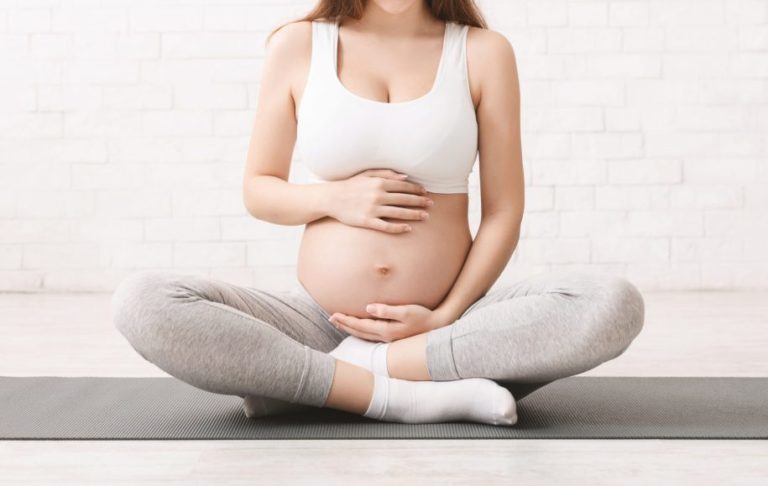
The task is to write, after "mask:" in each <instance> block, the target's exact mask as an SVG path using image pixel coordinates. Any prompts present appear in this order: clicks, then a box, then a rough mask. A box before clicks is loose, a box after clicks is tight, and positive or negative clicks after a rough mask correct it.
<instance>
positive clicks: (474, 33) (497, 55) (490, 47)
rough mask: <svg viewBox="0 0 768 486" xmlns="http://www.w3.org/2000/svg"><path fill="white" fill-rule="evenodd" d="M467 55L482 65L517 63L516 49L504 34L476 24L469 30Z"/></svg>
mask: <svg viewBox="0 0 768 486" xmlns="http://www.w3.org/2000/svg"><path fill="white" fill-rule="evenodd" d="M467 55H468V56H471V57H472V58H473V60H477V63H476V64H480V65H485V64H487V63H490V64H498V63H501V64H506V65H509V64H514V63H515V50H514V48H513V47H512V43H511V42H509V39H507V37H506V36H505V35H504V34H502V33H501V32H497V31H495V30H491V29H481V28H479V27H474V26H470V27H469V31H468V32H467Z"/></svg>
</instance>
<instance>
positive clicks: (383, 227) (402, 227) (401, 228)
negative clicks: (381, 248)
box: [368, 218, 413, 233]
mask: <svg viewBox="0 0 768 486" xmlns="http://www.w3.org/2000/svg"><path fill="white" fill-rule="evenodd" d="M368 226H369V227H371V228H373V229H375V230H379V231H383V232H385V233H407V232H408V231H411V230H412V229H413V228H412V227H411V225H409V224H405V223H402V224H399V223H390V222H389V221H384V220H383V219H380V218H373V219H371V220H370V222H369V223H368Z"/></svg>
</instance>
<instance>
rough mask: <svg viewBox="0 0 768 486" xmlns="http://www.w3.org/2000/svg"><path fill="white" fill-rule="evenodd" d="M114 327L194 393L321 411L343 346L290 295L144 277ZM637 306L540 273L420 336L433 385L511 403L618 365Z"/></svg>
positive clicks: (605, 281)
mask: <svg viewBox="0 0 768 486" xmlns="http://www.w3.org/2000/svg"><path fill="white" fill-rule="evenodd" d="M111 309H112V319H113V323H114V325H115V326H116V327H117V328H118V329H119V331H120V332H121V333H122V334H123V335H124V336H125V338H126V339H127V340H128V341H129V342H130V344H131V345H132V347H133V348H134V349H135V350H136V351H137V352H138V353H139V354H140V355H141V356H142V357H143V358H144V359H146V360H147V361H149V362H151V363H154V364H155V365H156V366H158V367H159V368H161V369H162V370H164V371H165V372H167V373H168V374H170V375H172V376H174V377H176V378H178V379H180V380H182V381H184V382H186V383H189V384H190V385H193V386H196V387H198V388H201V389H203V390H207V391H210V392H214V393H223V394H227V395H238V396H240V397H245V396H249V395H256V396H262V397H268V398H272V399H277V400H283V401H287V402H291V403H298V404H303V405H309V406H315V407H321V406H323V405H324V404H325V401H326V399H327V397H328V394H329V392H330V389H331V384H332V381H333V373H334V367H335V363H336V362H335V358H334V357H332V356H331V355H329V354H327V353H328V352H330V351H331V350H333V349H334V348H335V347H336V346H337V345H338V344H339V343H340V342H341V340H342V339H344V338H345V337H347V336H348V334H347V333H346V332H344V331H341V330H338V329H336V328H335V327H334V326H333V324H331V323H330V322H329V321H328V320H327V319H328V317H329V315H328V313H327V312H325V311H324V310H323V308H322V307H320V305H319V304H318V303H317V302H316V301H315V300H314V299H313V298H312V297H311V296H310V295H309V294H308V293H307V291H306V290H305V289H304V288H303V287H302V286H301V285H300V284H299V286H298V288H297V289H294V290H282V291H269V290H263V289H258V288H253V287H245V286H241V285H235V284H232V283H227V282H224V281H222V280H218V279H214V278H211V277H201V276H195V275H186V274H182V273H178V272H172V271H158V270H143V271H139V272H136V273H134V274H131V275H129V276H128V277H127V278H125V279H124V280H123V281H122V282H121V283H120V285H119V286H118V288H117V289H116V290H115V292H114V294H113V295H112V307H111ZM643 319H644V302H643V298H642V296H641V294H640V292H639V291H638V289H637V288H636V287H635V286H634V285H633V284H632V283H630V282H629V281H627V280H625V279H624V278H622V277H618V276H612V275H607V274H602V273H591V272H583V271H562V270H560V271H550V272H545V273H540V274H538V275H534V276H531V277H528V278H525V279H523V280H520V281H518V282H516V283H513V284H507V285H503V286H498V287H496V288H492V289H491V290H490V291H488V292H487V293H486V294H485V295H484V296H482V297H481V298H479V299H477V300H476V301H475V302H474V303H473V304H472V305H471V306H470V307H469V308H467V309H466V310H465V311H464V313H463V314H462V315H461V317H460V318H459V319H457V320H456V321H455V322H453V323H452V324H451V325H448V326H445V327H442V328H439V329H436V330H433V331H430V332H429V333H428V334H427V349H426V358H427V368H428V371H429V374H430V377H431V379H432V380H434V381H444V380H456V379H460V378H489V379H493V380H495V381H497V382H506V383H505V384H506V385H507V386H508V388H509V389H510V390H511V391H512V394H513V395H514V396H515V398H516V399H520V398H522V397H523V396H525V395H527V394H528V393H530V392H531V391H533V390H535V389H537V388H540V387H541V386H544V385H546V384H548V383H551V382H552V381H554V380H557V379H559V378H563V377H567V376H571V375H575V374H579V373H582V372H584V371H587V370H589V369H591V368H594V367H595V366H597V365H599V364H601V363H603V362H605V361H608V360H610V359H613V358H616V357H617V356H619V355H620V354H622V353H623V352H624V350H626V349H627V347H629V345H630V343H631V342H632V340H633V339H634V338H635V337H636V336H637V335H638V334H639V333H640V330H641V328H642V326H643Z"/></svg>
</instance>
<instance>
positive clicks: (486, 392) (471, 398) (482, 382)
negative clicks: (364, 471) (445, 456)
mask: <svg viewBox="0 0 768 486" xmlns="http://www.w3.org/2000/svg"><path fill="white" fill-rule="evenodd" d="M373 376H374V385H373V396H372V398H371V402H370V404H369V406H368V409H367V410H366V411H365V413H364V414H363V415H364V416H365V417H368V418H373V419H376V420H384V421H391V422H403V423H435V422H455V421H461V420H466V421H470V422H480V423H486V424H492V425H514V424H515V423H517V406H516V403H515V398H514V397H513V396H512V394H511V393H510V392H509V390H507V389H506V388H504V387H503V386H501V385H499V384H498V383H496V382H495V381H493V380H488V379H485V378H466V379H462V380H455V381H408V380H401V379H398V378H387V377H385V376H381V375H376V374H374V375H373Z"/></svg>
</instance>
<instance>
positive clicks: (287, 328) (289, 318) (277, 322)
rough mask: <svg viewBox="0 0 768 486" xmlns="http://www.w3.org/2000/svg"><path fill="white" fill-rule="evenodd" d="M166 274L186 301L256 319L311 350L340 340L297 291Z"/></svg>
mask: <svg viewBox="0 0 768 486" xmlns="http://www.w3.org/2000/svg"><path fill="white" fill-rule="evenodd" d="M166 275H168V276H169V277H170V279H169V280H167V281H168V282H170V284H171V285H172V286H173V288H174V289H175V290H176V291H177V292H181V293H182V294H184V297H186V298H187V299H199V300H200V301H201V302H204V303H205V304H207V305H210V306H213V307H217V308H219V309H221V310H223V311H226V312H234V313H239V314H244V315H245V316H247V317H251V318H255V319H258V320H259V321H262V322H264V323H266V324H268V325H270V326H272V327H274V328H275V329H277V330H279V331H280V332H282V333H283V334H286V335H287V336H289V337H291V338H292V339H294V340H295V341H298V342H299V343H301V344H305V345H307V346H309V347H310V348H313V349H317V350H319V351H323V352H328V351H331V350H332V349H333V348H335V347H336V346H337V345H338V343H339V342H341V340H342V339H343V335H342V334H341V333H340V331H339V330H337V329H336V328H335V327H334V326H333V324H331V323H330V322H329V321H328V319H327V316H326V315H325V314H324V312H323V311H322V309H321V308H319V306H318V305H317V303H315V302H314V301H313V300H312V299H311V298H309V297H308V296H307V295H305V293H302V292H299V291H297V290H269V289H265V288H256V287H249V286H244V285H238V284H234V283H231V282H226V281H224V280H221V279H217V278H213V277H208V276H198V275H184V274H178V273H166Z"/></svg>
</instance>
